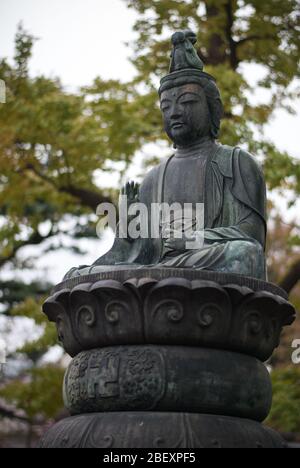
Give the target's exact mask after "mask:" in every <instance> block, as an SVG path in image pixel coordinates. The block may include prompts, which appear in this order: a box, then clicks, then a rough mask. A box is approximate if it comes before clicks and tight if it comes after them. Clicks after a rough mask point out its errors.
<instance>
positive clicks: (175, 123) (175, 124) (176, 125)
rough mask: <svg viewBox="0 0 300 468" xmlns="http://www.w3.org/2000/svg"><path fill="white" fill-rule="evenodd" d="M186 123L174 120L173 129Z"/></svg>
mask: <svg viewBox="0 0 300 468" xmlns="http://www.w3.org/2000/svg"><path fill="white" fill-rule="evenodd" d="M183 125H184V123H183V122H174V123H172V124H171V128H172V130H176V129H177V128H181V127H182V126H183Z"/></svg>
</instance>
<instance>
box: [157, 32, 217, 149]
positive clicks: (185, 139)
mask: <svg viewBox="0 0 300 468" xmlns="http://www.w3.org/2000/svg"><path fill="white" fill-rule="evenodd" d="M195 42H196V36H195V35H194V34H193V33H192V32H191V31H182V32H177V33H175V34H173V36H172V44H173V51H172V54H171V65H170V73H169V74H168V75H166V76H165V77H164V78H162V80H161V85H160V88H159V96H160V107H161V111H162V116H163V121H164V128H165V131H166V133H167V135H168V136H169V138H170V139H171V140H172V141H173V142H174V144H175V146H178V147H185V146H189V145H191V144H193V143H196V142H197V141H200V140H201V139H202V138H203V137H207V136H210V137H211V138H212V139H216V138H217V137H218V135H219V130H220V122H221V117H222V113H223V106H222V101H221V97H220V92H219V90H218V88H217V86H216V83H215V80H214V78H213V77H212V76H211V75H209V74H208V73H205V72H203V63H202V61H201V60H200V58H199V57H198V55H197V53H196V50H195V48H194V46H193V44H194V43H195Z"/></svg>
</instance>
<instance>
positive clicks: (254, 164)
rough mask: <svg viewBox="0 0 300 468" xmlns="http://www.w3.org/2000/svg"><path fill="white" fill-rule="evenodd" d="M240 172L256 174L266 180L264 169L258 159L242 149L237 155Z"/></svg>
mask: <svg viewBox="0 0 300 468" xmlns="http://www.w3.org/2000/svg"><path fill="white" fill-rule="evenodd" d="M237 158H238V165H239V167H240V171H241V172H242V173H245V174H247V173H248V174H250V173H251V174H255V175H256V176H258V177H260V178H263V179H264V174H263V169H262V166H261V164H260V163H259V161H258V160H257V158H255V156H253V155H252V154H251V153H249V152H248V151H246V150H243V149H240V148H239V151H238V154H237Z"/></svg>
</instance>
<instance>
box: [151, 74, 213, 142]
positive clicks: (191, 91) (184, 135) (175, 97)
mask: <svg viewBox="0 0 300 468" xmlns="http://www.w3.org/2000/svg"><path fill="white" fill-rule="evenodd" d="M160 107H161V111H162V115H163V121H164V128H165V131H166V133H167V135H168V137H169V138H170V139H171V140H172V141H173V142H174V143H175V145H176V146H178V147H185V146H189V145H191V144H193V143H196V142H197V141H199V140H201V138H203V137H205V136H207V135H209V134H210V126H211V122H210V113H209V108H208V105H207V100H206V96H205V93H204V91H203V89H202V88H201V86H200V85H198V84H196V83H195V84H194V83H191V84H186V85H182V86H178V87H175V88H171V89H167V90H165V91H163V92H162V94H161V96H160Z"/></svg>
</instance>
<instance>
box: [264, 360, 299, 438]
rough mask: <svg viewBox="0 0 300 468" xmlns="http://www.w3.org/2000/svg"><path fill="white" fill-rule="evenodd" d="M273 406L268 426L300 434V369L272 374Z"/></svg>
mask: <svg viewBox="0 0 300 468" xmlns="http://www.w3.org/2000/svg"><path fill="white" fill-rule="evenodd" d="M272 383H273V405H272V411H271V414H270V416H269V417H268V419H267V421H266V422H267V424H268V425H270V426H271V427H273V428H274V429H276V430H279V431H282V432H300V368H299V367H296V366H294V367H290V368H287V369H278V370H275V371H274V372H272Z"/></svg>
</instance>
